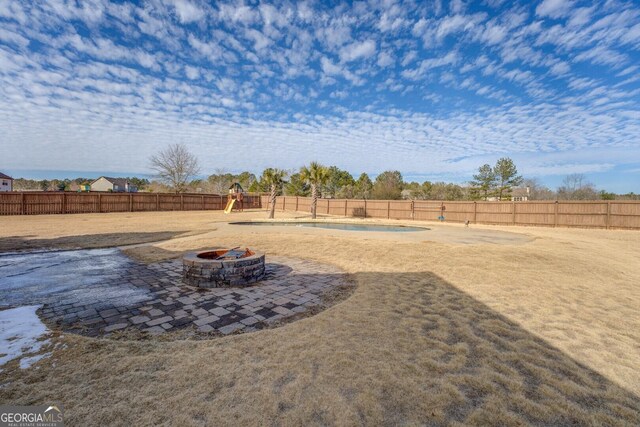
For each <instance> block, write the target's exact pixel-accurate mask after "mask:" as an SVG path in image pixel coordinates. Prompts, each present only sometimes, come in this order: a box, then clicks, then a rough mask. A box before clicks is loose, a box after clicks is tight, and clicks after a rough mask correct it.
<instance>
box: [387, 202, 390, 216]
mask: <svg viewBox="0 0 640 427" xmlns="http://www.w3.org/2000/svg"><path fill="white" fill-rule="evenodd" d="M390 218H391V201H388V202H387V219H390Z"/></svg>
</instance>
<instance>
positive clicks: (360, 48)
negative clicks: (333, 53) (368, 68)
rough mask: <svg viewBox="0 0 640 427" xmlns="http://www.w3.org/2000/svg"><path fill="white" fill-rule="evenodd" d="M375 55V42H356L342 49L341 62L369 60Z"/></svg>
mask: <svg viewBox="0 0 640 427" xmlns="http://www.w3.org/2000/svg"><path fill="white" fill-rule="evenodd" d="M374 53H376V42H375V41H373V40H365V41H362V42H355V43H351V44H350V45H347V46H345V47H343V48H342V49H340V60H341V61H343V62H351V61H355V60H356V59H361V58H369V57H370V56H371V55H373V54H374Z"/></svg>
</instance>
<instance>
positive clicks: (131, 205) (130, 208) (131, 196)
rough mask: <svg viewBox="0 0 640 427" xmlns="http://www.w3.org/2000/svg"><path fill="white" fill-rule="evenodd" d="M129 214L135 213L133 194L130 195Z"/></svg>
mask: <svg viewBox="0 0 640 427" xmlns="http://www.w3.org/2000/svg"><path fill="white" fill-rule="evenodd" d="M129 212H133V193H129Z"/></svg>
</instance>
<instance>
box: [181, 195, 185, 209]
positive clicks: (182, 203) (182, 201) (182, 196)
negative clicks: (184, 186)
mask: <svg viewBox="0 0 640 427" xmlns="http://www.w3.org/2000/svg"><path fill="white" fill-rule="evenodd" d="M180 210H181V211H183V210H184V194H181V195H180Z"/></svg>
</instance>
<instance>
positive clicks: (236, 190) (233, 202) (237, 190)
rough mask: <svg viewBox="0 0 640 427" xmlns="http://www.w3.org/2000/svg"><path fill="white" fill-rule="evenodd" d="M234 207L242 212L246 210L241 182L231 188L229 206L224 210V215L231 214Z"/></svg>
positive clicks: (228, 198)
mask: <svg viewBox="0 0 640 427" xmlns="http://www.w3.org/2000/svg"><path fill="white" fill-rule="evenodd" d="M234 207H236V209H237V210H239V211H240V212H242V211H243V210H244V190H243V188H242V186H241V185H240V183H239V182H234V183H233V184H231V187H229V195H228V196H227V206H226V207H225V208H224V213H226V214H228V213H231V211H232V210H233V208H234Z"/></svg>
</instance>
